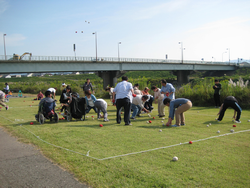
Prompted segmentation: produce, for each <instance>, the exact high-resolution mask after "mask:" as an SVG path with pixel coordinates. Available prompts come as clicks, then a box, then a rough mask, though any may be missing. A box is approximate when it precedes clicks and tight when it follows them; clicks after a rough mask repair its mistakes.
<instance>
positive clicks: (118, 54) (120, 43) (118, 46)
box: [118, 42, 121, 61]
mask: <svg viewBox="0 0 250 188" xmlns="http://www.w3.org/2000/svg"><path fill="white" fill-rule="evenodd" d="M120 44H121V42H118V61H120V49H119V45H120Z"/></svg>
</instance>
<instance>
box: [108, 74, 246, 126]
mask: <svg viewBox="0 0 250 188" xmlns="http://www.w3.org/2000/svg"><path fill="white" fill-rule="evenodd" d="M161 86H162V87H161V88H157V87H156V86H152V87H151V89H152V90H153V91H154V96H152V95H150V94H149V92H148V91H149V88H148V87H146V88H145V89H144V90H142V91H141V90H139V84H135V85H134V86H132V84H131V83H130V82H128V78H127V77H126V76H123V77H122V81H121V82H119V83H118V84H117V85H116V87H115V88H110V87H109V88H108V89H107V90H108V91H109V92H110V94H112V96H111V99H112V101H113V103H114V104H116V109H117V111H116V122H117V123H118V124H120V123H121V110H122V109H124V122H125V125H132V124H131V119H133V120H135V118H136V116H137V117H140V113H143V112H146V113H149V112H151V110H152V109H153V107H152V102H153V101H154V100H155V103H156V104H157V103H158V116H159V117H164V116H165V111H164V108H165V106H168V108H169V116H168V122H167V124H166V125H167V126H170V125H171V126H172V127H179V126H183V125H185V116H184V112H185V111H187V110H189V109H190V108H191V107H192V102H191V101H190V100H189V99H186V98H178V99H175V88H174V86H173V85H172V84H171V83H167V81H166V80H164V79H163V80H161ZM213 89H214V90H215V92H214V100H215V105H216V107H218V106H220V111H219V113H218V114H217V115H219V117H218V119H217V120H218V121H221V120H222V119H223V117H224V113H225V111H226V109H227V108H228V107H231V108H233V109H234V110H235V111H234V116H233V118H234V119H235V122H236V123H240V120H239V119H240V115H241V111H242V109H241V108H240V106H239V104H238V101H237V100H236V98H235V97H233V96H228V97H226V99H225V100H224V102H223V104H222V105H221V104H220V89H221V84H220V83H219V81H218V80H215V85H214V86H213ZM131 111H133V113H132V116H131V117H130V114H131ZM236 113H237V116H236ZM174 118H175V124H172V121H173V120H174Z"/></svg>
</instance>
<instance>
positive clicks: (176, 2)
mask: <svg viewBox="0 0 250 188" xmlns="http://www.w3.org/2000/svg"><path fill="white" fill-rule="evenodd" d="M187 3H188V0H172V1H168V2H166V3H161V4H157V5H153V6H151V5H150V4H146V3H139V4H138V5H137V6H135V7H134V8H133V9H128V7H126V9H125V10H124V11H123V12H122V13H121V11H119V14H120V15H122V17H124V18H126V19H132V20H146V19H150V18H153V17H155V16H157V15H159V14H162V13H166V12H173V11H177V10H179V9H181V8H183V7H184V6H186V5H187ZM145 4H146V5H145ZM154 4H155V2H154ZM143 5H145V6H144V7H143ZM130 6H131V5H130ZM139 6H140V7H139Z"/></svg>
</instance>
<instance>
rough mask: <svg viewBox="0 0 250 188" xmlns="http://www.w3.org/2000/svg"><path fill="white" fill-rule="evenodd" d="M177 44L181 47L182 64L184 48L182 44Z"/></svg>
mask: <svg viewBox="0 0 250 188" xmlns="http://www.w3.org/2000/svg"><path fill="white" fill-rule="evenodd" d="M179 44H180V45H181V63H182V64H183V50H185V48H183V42H179Z"/></svg>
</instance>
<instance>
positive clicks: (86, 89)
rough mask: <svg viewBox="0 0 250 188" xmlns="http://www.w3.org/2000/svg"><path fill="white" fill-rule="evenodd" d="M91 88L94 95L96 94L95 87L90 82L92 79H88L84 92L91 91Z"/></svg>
mask: <svg viewBox="0 0 250 188" xmlns="http://www.w3.org/2000/svg"><path fill="white" fill-rule="evenodd" d="M90 88H91V90H92V93H93V94H95V92H94V90H93V87H92V83H91V82H90V79H89V78H87V82H85V84H84V85H83V91H84V92H85V91H89V90H90Z"/></svg>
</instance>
